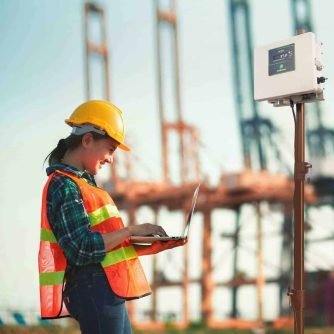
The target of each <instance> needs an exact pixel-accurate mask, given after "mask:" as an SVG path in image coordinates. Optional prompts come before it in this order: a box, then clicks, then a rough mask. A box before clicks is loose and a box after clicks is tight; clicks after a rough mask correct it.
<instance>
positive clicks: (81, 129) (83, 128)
mask: <svg viewBox="0 0 334 334" xmlns="http://www.w3.org/2000/svg"><path fill="white" fill-rule="evenodd" d="M88 132H96V133H98V134H100V135H106V132H105V131H103V130H100V129H98V128H97V127H95V126H94V125H91V124H83V125H73V127H72V132H71V134H72V135H76V136H81V135H83V134H85V133H88Z"/></svg>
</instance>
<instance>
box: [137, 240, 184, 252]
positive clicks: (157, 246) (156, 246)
mask: <svg viewBox="0 0 334 334" xmlns="http://www.w3.org/2000/svg"><path fill="white" fill-rule="evenodd" d="M187 242H188V239H187V238H186V239H183V240H171V241H155V242H153V243H152V245H147V246H146V245H133V246H134V248H135V249H136V252H137V254H138V255H139V256H143V255H151V254H157V253H160V252H162V251H164V250H166V249H171V248H175V247H179V246H184V245H185V244H186V243H187Z"/></svg>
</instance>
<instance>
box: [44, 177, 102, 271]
mask: <svg viewBox="0 0 334 334" xmlns="http://www.w3.org/2000/svg"><path fill="white" fill-rule="evenodd" d="M46 205H47V216H48V220H49V224H50V226H51V229H52V231H53V233H54V234H55V237H56V239H57V241H58V243H59V245H60V247H61V248H62V249H63V251H64V255H65V257H66V259H67V261H68V262H69V263H71V264H74V265H78V266H82V265H87V264H90V263H99V262H101V261H102V260H103V259H104V257H105V255H106V251H105V248H104V242H103V238H102V235H101V234H100V233H99V232H92V231H91V230H90V224H89V218H88V215H87V212H86V210H85V208H84V205H83V200H82V195H81V192H80V190H79V188H78V186H77V185H76V184H75V182H74V181H73V180H71V179H70V178H68V177H66V176H63V175H59V174H55V175H54V176H53V178H52V180H51V182H50V184H49V188H48V194H47V203H46Z"/></svg>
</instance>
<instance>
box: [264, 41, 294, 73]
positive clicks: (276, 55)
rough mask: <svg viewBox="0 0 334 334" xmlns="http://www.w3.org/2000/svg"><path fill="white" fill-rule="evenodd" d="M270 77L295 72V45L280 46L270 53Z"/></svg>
mask: <svg viewBox="0 0 334 334" xmlns="http://www.w3.org/2000/svg"><path fill="white" fill-rule="evenodd" d="M268 57H269V62H268V64H269V66H268V74H269V76H271V75H275V74H281V73H286V72H290V71H294V70H295V44H294V43H293V44H289V45H284V46H280V47H278V48H275V49H271V50H269V52H268Z"/></svg>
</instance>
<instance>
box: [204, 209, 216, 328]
mask: <svg viewBox="0 0 334 334" xmlns="http://www.w3.org/2000/svg"><path fill="white" fill-rule="evenodd" d="M203 217H204V222H203V240H202V249H203V251H202V252H203V253H202V305H201V313H202V320H203V321H204V322H205V324H207V325H208V324H210V322H211V320H212V292H213V280H212V260H211V254H212V228H211V210H209V209H207V210H205V211H204V212H203Z"/></svg>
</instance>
